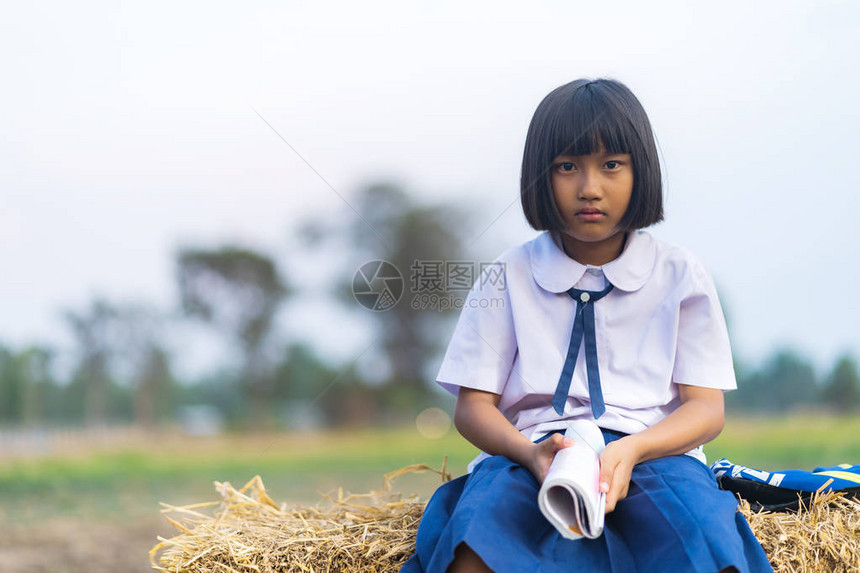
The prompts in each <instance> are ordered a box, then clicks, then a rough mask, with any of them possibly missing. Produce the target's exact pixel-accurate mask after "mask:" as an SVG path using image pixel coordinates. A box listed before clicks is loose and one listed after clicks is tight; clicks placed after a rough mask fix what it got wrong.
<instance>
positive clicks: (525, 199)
mask: <svg viewBox="0 0 860 573" xmlns="http://www.w3.org/2000/svg"><path fill="white" fill-rule="evenodd" d="M520 190H521V200H522V206H523V210H524V212H525V216H526V219H528V221H529V223H530V224H531V226H532V227H534V228H535V229H536V230H539V231H545V232H543V233H542V234H541V235H539V236H538V237H537V238H535V239H534V240H532V241H529V242H527V243H525V244H523V245H520V246H518V247H515V248H513V249H511V250H509V251H507V252H506V253H504V254H503V255H502V256H501V257H500V258H499V259H498V260H497V263H498V264H497V265H495V272H496V273H497V274H491V273H490V272H487V273H485V274H484V275H482V276H481V278H480V279H479V280H478V282H477V283H476V284H475V286H474V287H473V289H472V291H471V292H470V293H469V297H468V299H467V300H466V303H465V304H464V307H463V311H462V313H461V315H460V319H459V321H458V323H457V326H456V329H455V331H454V335H453V338H452V340H451V343H450V345H449V347H448V351H447V353H446V355H445V359H444V361H443V363H442V367H441V370H440V372H439V375H438V378H437V381H438V383H439V384H441V385H442V386H443V387H444V388H446V389H447V390H449V391H451V392H452V393H454V394H456V395H457V406H456V410H455V416H454V420H455V423H456V426H457V429H458V430H459V431H460V433H461V434H462V435H463V436H464V437H465V438H466V439H467V440H469V441H470V442H472V443H473V444H474V445H475V446H477V447H478V448H479V449H481V450H483V452H485V453H483V454H481V455H480V456H479V457H478V458H477V459H476V460H475V461H473V462H472V464H471V465H470V467H469V469H470V473H469V474H467V475H466V476H463V477H461V478H459V479H456V480H453V481H451V482H448V483H447V484H445V485H443V486H442V487H440V488H439V489H438V490H437V492H436V493H435V494H434V495H433V498H432V499H431V500H430V502H429V504H428V506H427V509H426V511H425V514H424V518H423V519H422V521H421V525H420V527H419V529H418V536H417V547H416V553H415V555H414V556H413V557H412V558H411V559H410V560H409V561H408V562H407V563H406V565H405V566H404V567H403V569H402V571H403V572H408V573H413V572H420V571H426V572H428V573H430V572H432V573H444V572H446V571H450V572H454V573H457V572H461V571H482V572H484V571H494V572H496V573H503V572H518V573H521V572H532V571H541V572H553V571H577V572H580V571H617V572H625V573H626V572H651V571H672V572H677V571H684V572H686V571H696V572H703V573H714V572H717V571H734V570H736V571H740V572H747V571H753V572H758V571H771V570H772V569H771V567H770V565H769V563H768V560H767V558H766V556H765V554H764V551H763V550H762V548H761V546H760V545H759V544H758V542H757V541H756V539H755V537H754V536H753V534H752V532H751V531H750V529H749V526H748V525H747V523H746V520H745V519H744V518H743V516H742V515H741V514H740V513H738V512H737V504H736V501H735V498H734V497H733V495H732V494H731V493H729V492H725V491H721V490H719V489H718V488H717V485H716V481H715V479H714V476H713V474H712V472H711V471H710V470H709V469H708V467H707V466H706V465H705V463H704V455H703V454H702V449H701V445H702V444H704V443H705V442H708V441H710V440H711V439H713V438H714V437H716V436H717V435H718V434H719V432H720V430H721V429H722V426H723V391H724V390H731V389H733V388H735V378H734V371H733V368H732V358H731V351H730V348H729V339H728V334H727V331H726V326H725V322H724V319H723V314H722V310H721V308H720V303H719V300H718V299H717V293H716V290H715V288H714V284H713V281H712V280H711V277H710V275H709V274H708V272H707V270H706V269H705V267H704V266H703V265H702V264H701V263H700V262H699V260H698V259H696V258H695V257H694V256H693V255H691V254H690V253H689V252H687V251H685V250H683V249H681V248H679V247H676V246H673V245H670V244H667V243H664V242H662V241H659V240H657V239H655V238H653V237H651V235H649V234H648V233H645V232H643V231H639V229H642V228H644V227H648V226H650V225H653V224H654V223H657V222H658V221H660V220H662V218H663V206H662V205H663V203H662V189H661V176H660V167H659V162H658V158H657V151H656V146H655V143H654V137H653V135H652V132H651V127H650V123H649V121H648V118H647V116H646V115H645V112H644V110H643V109H642V106H641V105H640V103H639V101H638V100H637V99H636V97H635V96H634V95H633V94H632V93H631V92H630V90H628V89H627V87H625V86H624V85H623V84H621V83H619V82H616V81H613V80H607V79H599V80H595V81H589V80H576V81H574V82H571V83H569V84H567V85H564V86H561V87H559V88H557V89H555V90H553V91H552V92H551V93H550V94H549V95H547V96H546V98H544V100H543V101H542V102H541V103H540V105H539V106H538V108H537V111H536V112H535V115H534V117H533V118H532V121H531V124H530V126H529V130H528V135H527V137H526V144H525V152H524V156H523V165H522V178H521V186H520ZM499 268H501V269H502V273H501V276H499V274H498V270H499ZM500 278H501V279H502V280H499V279H500ZM487 299H496V300H495V301H492V302H493V304H489V302H491V301H488V300H487ZM499 299H501V301H502V304H499V302H498V300H499ZM592 417H593V418H594V419H596V423H597V424H598V425H599V426H600V427H601V429H602V431H603V435H604V439H605V440H606V443H607V446H606V449H605V450H604V451H603V452H602V454H601V455H600V462H601V472H600V488H601V490H602V491H604V492H606V494H607V498H606V511H607V516H606V525H605V529H604V532H603V535H602V536H600V537H599V538H598V539H594V540H589V539H581V540H568V539H564V538H563V537H562V536H561V535H559V534H558V533H557V531H556V530H555V529H554V528H553V527H552V525H550V523H549V522H548V521H547V520H546V519H545V518H544V517H543V515H542V514H541V513H540V510H539V508H538V504H537V495H538V490H539V488H540V483H541V482H542V480H543V478H544V477H545V476H546V473H547V470H548V469H549V465H550V463H551V462H552V459H553V456H554V455H555V453H556V452H557V451H558V450H560V449H561V448H564V447H567V446H569V445H570V444H571V443H572V442H570V441H569V439H567V438H565V437H564V436H563V434H562V433H561V432H563V431H564V429H565V427H566V424H567V422H568V421H569V420H575V419H579V418H592Z"/></svg>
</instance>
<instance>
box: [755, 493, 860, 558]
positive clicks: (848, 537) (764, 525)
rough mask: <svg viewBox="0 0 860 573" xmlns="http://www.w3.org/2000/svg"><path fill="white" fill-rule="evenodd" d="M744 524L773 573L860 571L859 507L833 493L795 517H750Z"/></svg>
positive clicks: (817, 497)
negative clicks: (755, 539) (752, 534)
mask: <svg viewBox="0 0 860 573" xmlns="http://www.w3.org/2000/svg"><path fill="white" fill-rule="evenodd" d="M740 511H741V513H743V514H744V516H745V517H746V518H747V521H749V523H750V528H752V530H753V533H755V536H756V537H757V538H758V540H759V542H760V543H761V545H762V547H763V548H764V550H765V553H767V557H768V559H770V562H771V565H773V568H774V570H775V571H777V572H778V573H814V572H815V573H817V572H822V571H827V572H831V571H832V572H840V573H841V572H846V573H847V572H849V571H850V572H857V571H860V501H858V500H857V499H855V498H852V497H846V496H845V495H844V494H841V493H838V492H828V493H822V494H816V495H813V497H812V499H811V501H810V502H809V503H807V504H806V505H804V504H802V503H801V505H800V509H799V510H798V511H797V512H796V513H782V512H780V513H767V512H763V511H760V512H753V511H752V510H751V509H750V505H749V503H747V501H746V500H743V499H742V500H740Z"/></svg>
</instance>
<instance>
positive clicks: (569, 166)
mask: <svg viewBox="0 0 860 573" xmlns="http://www.w3.org/2000/svg"><path fill="white" fill-rule="evenodd" d="M557 167H558V169H559V171H562V172H569V171H573V170H574V169H576V165H574V164H573V163H571V162H570V161H565V162H564V163H559V164H558V166H557Z"/></svg>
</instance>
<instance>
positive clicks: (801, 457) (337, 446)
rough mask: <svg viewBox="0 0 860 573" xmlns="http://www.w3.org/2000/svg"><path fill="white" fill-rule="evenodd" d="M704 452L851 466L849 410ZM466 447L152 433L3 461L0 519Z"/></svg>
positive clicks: (384, 464)
mask: <svg viewBox="0 0 860 573" xmlns="http://www.w3.org/2000/svg"><path fill="white" fill-rule="evenodd" d="M705 451H706V453H707V455H708V459H709V460H710V461H713V460H716V459H718V458H720V457H727V458H729V459H730V460H732V461H733V462H735V463H741V464H744V465H748V466H751V467H756V468H762V469H771V470H775V469H786V468H804V469H811V468H812V467H813V466H815V465H833V464H837V463H843V462H847V463H860V418H847V417H830V416H824V415H807V416H791V417H781V418H760V419H758V418H735V419H730V420H728V422H727V424H726V428H725V430H724V431H723V433H722V434H721V435H720V436H719V437H718V438H717V439H716V440H715V441H714V442H712V443H710V444H708V445H707V446H706V450H705ZM475 454H476V450H475V448H474V447H472V446H471V445H470V444H468V443H467V442H465V440H463V439H462V438H460V437H459V436H458V435H457V433H456V431H454V430H451V431H450V432H448V434H447V435H446V436H444V437H443V438H440V439H435V440H434V439H428V438H425V437H422V436H421V435H420V434H419V433H418V432H417V431H416V430H415V429H414V428H400V429H396V430H382V429H377V430H358V431H336V432H327V433H321V434H313V435H304V436H302V435H290V434H283V435H269V436H227V437H220V438H212V439H208V438H207V439H191V438H179V437H171V436H153V437H152V438H151V439H150V440H147V441H141V442H137V443H133V444H125V445H120V446H117V447H114V448H93V449H91V450H88V449H87V448H86V447H82V448H77V449H76V453H74V454H72V453H68V454H60V455H53V456H49V457H44V456H43V457H32V458H13V459H6V460H2V463H0V523H2V524H7V525H8V524H10V523H18V524H20V523H28V522H29V523H32V522H34V521H39V520H43V519H45V518H49V517H51V516H56V515H67V516H68V515H72V516H81V517H87V516H89V517H99V516H129V515H144V514H156V513H157V512H158V502H159V501H164V502H167V503H171V504H174V505H184V504H190V503H194V502H198V501H208V500H212V499H216V494H215V491H214V488H213V485H212V482H213V481H214V480H218V481H230V482H232V483H233V484H234V485H238V484H242V483H244V482H246V481H247V480H249V479H251V478H252V477H253V476H255V475H258V474H259V475H261V476H262V478H263V480H264V482H265V483H266V484H267V487H268V488H269V490H270V493H271V495H272V497H274V498H275V499H276V500H279V501H287V502H297V503H313V502H315V501H316V500H318V499H319V496H318V493H317V492H319V491H323V492H331V491H333V490H336V489H337V487H339V486H342V487H343V488H344V489H346V490H349V491H353V492H363V491H369V490H371V489H376V488H378V487H379V486H380V485H381V481H382V476H383V474H385V473H386V472H389V471H392V470H395V469H398V468H401V467H403V466H406V465H409V464H417V463H424V464H428V465H430V466H433V467H436V468H439V467H441V465H442V460H443V457H444V456H447V457H448V470H449V472H451V473H452V474H454V475H455V476H456V475H459V474H462V473H463V472H464V471H465V468H466V464H467V463H468V461H469V460H471V459H472V457H473V456H474V455H475ZM439 483H440V479H439V477H438V476H437V475H435V474H430V473H427V474H424V475H415V476H406V477H404V478H402V479H401V480H400V481H399V483H398V484H396V486H395V487H396V488H397V489H399V490H400V491H402V492H403V493H406V494H411V493H418V494H419V495H421V496H422V497H425V498H426V497H427V496H429V495H430V493H432V491H433V489H434V488H435V487H436V486H437V485H438V484H439Z"/></svg>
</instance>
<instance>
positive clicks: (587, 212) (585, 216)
mask: <svg viewBox="0 0 860 573" xmlns="http://www.w3.org/2000/svg"><path fill="white" fill-rule="evenodd" d="M605 216H606V215H605V214H604V213H603V211H600V210H598V209H582V210H580V211H577V212H576V213H575V217H576V218H577V219H579V220H580V221H586V222H593V221H600V220H602V219H603V218H604V217H605Z"/></svg>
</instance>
